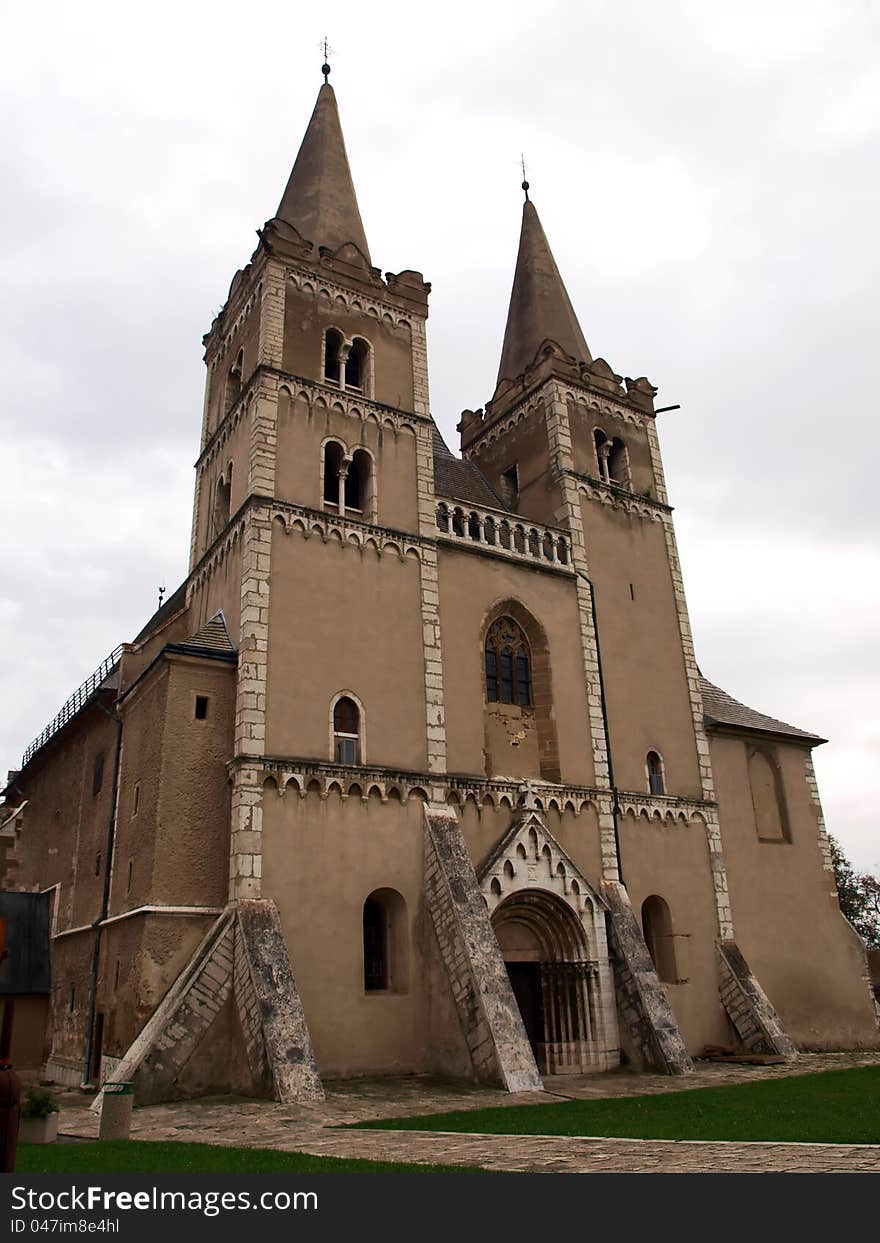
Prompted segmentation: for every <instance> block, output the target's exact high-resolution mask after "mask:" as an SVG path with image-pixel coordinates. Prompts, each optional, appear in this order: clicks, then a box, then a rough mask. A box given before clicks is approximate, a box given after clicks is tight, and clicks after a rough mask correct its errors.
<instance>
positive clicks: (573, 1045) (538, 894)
mask: <svg viewBox="0 0 880 1243" xmlns="http://www.w3.org/2000/svg"><path fill="white" fill-rule="evenodd" d="M492 924H493V927H494V929H495V935H496V937H497V938H498V944H499V945H500V947H501V953H502V955H503V957H504V963H505V966H506V967H507V974H508V976H509V977H510V984H511V987H512V989H513V995H514V997H515V998H516V1002H517V1005H518V1006H519V1011H520V1014H521V1015H522V1020H523V1025H524V1027H525V1029H526V1035H527V1036H528V1038H529V1042H530V1044H531V1046H532V1049H533V1051H534V1054H535V1061H536V1062H537V1063H538V1069H539V1070H540V1071H541V1073H542V1074H545V1075H559V1074H583V1073H584V1072H587V1071H590V1070H604V1069H605V1058H604V1050H603V1049H602V1047H601V1046H602V1043H603V1042H602V1039H601V1033H600V1032H599V1031H598V1030H597V1019H596V1015H597V1009H598V1007H597V990H598V975H599V970H598V968H599V964H598V962H597V961H596V960H595V958H593V957H592V956H591V954H590V948H589V944H588V942H587V935H586V930H585V929H584V926H583V924H582V923H581V921H580V920H579V919H578V918H577V916H576V915H575V914H574V912H573V911H572V910H571V908H570V907H569V906H568V905H566V903H564V902H561V901H560V900H559V899H558V898H557V897H556V896H555V895H554V894H552V893H548V892H546V891H545V890H541V889H526V890H520V891H519V892H517V893H514V894H512V895H511V896H510V897H509V898H507V899H505V901H504V902H502V903H501V905H500V906H499V907H498V908H497V909H496V911H495V913H494V915H493V918H492Z"/></svg>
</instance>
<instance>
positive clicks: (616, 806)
mask: <svg viewBox="0 0 880 1243" xmlns="http://www.w3.org/2000/svg"><path fill="white" fill-rule="evenodd" d="M577 573H578V578H582V579H583V580H584V582H585V583H586V584H587V586H588V587H589V589H590V612H591V613H592V615H593V634H594V635H595V636H596V667H597V669H598V671H599V693H600V695H601V697H602V728H603V729H604V731H605V753H606V755H607V756H608V782H609V784H610V786H611V818H612V820H613V821H614V853H615V854H616V855H617V875H618V877H619V878H620V883H621V885H624V888H626V886H625V884H624V879H623V863H622V862H621V858H620V826H619V816H620V799H619V797H618V794H617V785H616V783H615V780H614V761H613V760H612V757H611V730H610V729H609V728H608V709H607V707H606V704H605V678H604V676H603V673H602V648H601V647H600V645H599V618H598V616H597V614H596V588H595V587H594V586H593V580H592V579H591V578H589V577H588V575H586V574H585V573H584V572H583V570H578V572H577Z"/></svg>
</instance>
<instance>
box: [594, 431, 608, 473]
mask: <svg viewBox="0 0 880 1243" xmlns="http://www.w3.org/2000/svg"><path fill="white" fill-rule="evenodd" d="M593 441H594V443H595V445H596V466H597V468H598V471H599V478H600V479H602V480H603V481H604V482H605V483H609V482H610V475H609V473H608V457H609V455H610V453H611V442H610V441H609V439H608V437H607V436H606V435H605V433H604V432H603V431H602V430H601V428H598V427H597V428H596V430H595V431H594V432H593Z"/></svg>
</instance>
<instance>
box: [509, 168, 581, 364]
mask: <svg viewBox="0 0 880 1243" xmlns="http://www.w3.org/2000/svg"><path fill="white" fill-rule="evenodd" d="M523 190H524V191H525V194H526V201H525V203H523V217H522V231H521V233H520V236H519V253H518V255H517V257H516V272H515V273H514V277H513V289H512V290H511V292H510V306H509V308H508V311H507V327H506V328H505V330H504V345H503V346H502V349H501V366H500V367H499V368H498V383H499V384H500V383H501V381H502V380H514V379H516V377H517V376H518V375H521V374H522V372H524V371H525V370H526V368H527V367H528V366H530V364H531V363H533V362H534V360H535V355H536V354H537V353H538V350H539V349H540V347H541V345H543V343H544V342H545V341H547V340H550V341H555V342H556V344H557V345H558V346H560V347H561V348H562V349H563V350H565V352H566V354H571V355H573V356H574V357H575V358H577V359H578V360H579V361H580V362H584V363H590V362H592V361H593V360H592V356H591V354H590V351H589V349H588V348H587V343H586V341H585V340H584V334H583V333H582V332H581V326H580V324H579V323H578V321H577V316H576V315H575V313H574V308H573V307H572V305H571V301H570V300H569V297H568V294H567V293H566V290H565V285H563V283H562V277H561V276H560V275H559V269H558V268H557V266H556V261H555V260H554V258H553V253H552V251H551V250H550V244H549V242H548V241H547V238H546V235H545V233H544V230H543V229H542V228H541V221H540V220H539V219H538V213H537V211H536V210H535V205H534V203H533V202H532V201H531V199H530V198H529V197H528V182H527V181H526V180H525V178H523Z"/></svg>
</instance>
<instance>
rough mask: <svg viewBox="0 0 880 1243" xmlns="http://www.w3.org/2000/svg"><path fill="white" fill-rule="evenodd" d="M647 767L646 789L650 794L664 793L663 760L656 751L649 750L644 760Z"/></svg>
mask: <svg viewBox="0 0 880 1243" xmlns="http://www.w3.org/2000/svg"><path fill="white" fill-rule="evenodd" d="M645 764H646V767H647V769H648V791H649V793H651V794H665V793H666V781H665V779H664V776H663V761H662V760H661V758H660V756H659V755H658V754H657V752H656V751H649V752H648V754H647V757H646V761H645Z"/></svg>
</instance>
